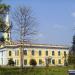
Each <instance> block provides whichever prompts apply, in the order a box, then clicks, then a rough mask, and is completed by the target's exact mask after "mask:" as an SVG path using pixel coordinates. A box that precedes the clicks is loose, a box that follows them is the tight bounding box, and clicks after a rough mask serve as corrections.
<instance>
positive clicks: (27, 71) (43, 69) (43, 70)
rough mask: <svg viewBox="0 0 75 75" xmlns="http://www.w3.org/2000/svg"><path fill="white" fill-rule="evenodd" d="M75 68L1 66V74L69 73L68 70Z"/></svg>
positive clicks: (49, 74)
mask: <svg viewBox="0 0 75 75" xmlns="http://www.w3.org/2000/svg"><path fill="white" fill-rule="evenodd" d="M69 69H73V66H67V67H59V66H50V67H34V68H32V67H27V68H24V69H20V68H9V67H8V68H6V67H1V68H0V75H68V70H69Z"/></svg>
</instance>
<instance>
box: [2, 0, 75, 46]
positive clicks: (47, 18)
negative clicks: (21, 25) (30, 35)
mask: <svg viewBox="0 0 75 75" xmlns="http://www.w3.org/2000/svg"><path fill="white" fill-rule="evenodd" d="M3 2H4V3H6V4H9V5H11V8H16V6H19V5H26V6H29V7H31V8H32V11H33V15H34V16H35V18H36V21H37V23H39V24H37V25H38V34H37V36H35V38H34V41H35V42H37V43H44V44H57V45H59V44H61V45H70V44H71V43H72V37H73V35H74V33H75V0H4V1H3ZM13 38H14V37H13Z"/></svg>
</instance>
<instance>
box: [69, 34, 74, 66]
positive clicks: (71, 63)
mask: <svg viewBox="0 0 75 75" xmlns="http://www.w3.org/2000/svg"><path fill="white" fill-rule="evenodd" d="M68 63H69V64H70V65H75V35H74V36H73V42H72V47H71V49H70V51H69V57H68Z"/></svg>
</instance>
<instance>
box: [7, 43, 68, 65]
mask: <svg viewBox="0 0 75 75" xmlns="http://www.w3.org/2000/svg"><path fill="white" fill-rule="evenodd" d="M6 48H7V58H8V59H13V61H14V62H15V66H21V48H20V44H19V45H18V44H17V45H7V46H6ZM68 53H69V47H67V46H54V45H45V44H25V45H24V49H23V55H22V56H23V66H31V65H30V60H31V59H34V60H35V61H36V62H37V66H46V65H47V64H49V66H55V65H58V66H63V65H64V64H65V61H66V62H67V58H68ZM48 60H49V61H48Z"/></svg>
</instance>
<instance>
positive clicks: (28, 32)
mask: <svg viewBox="0 0 75 75" xmlns="http://www.w3.org/2000/svg"><path fill="white" fill-rule="evenodd" d="M12 21H13V24H14V26H13V27H14V28H15V30H16V31H17V34H18V37H19V40H20V43H21V67H23V50H24V43H25V41H28V40H30V37H31V36H32V35H34V34H35V33H36V32H35V22H34V18H33V17H32V12H31V9H30V8H28V7H26V6H20V7H17V8H16V9H15V11H14V13H13V19H12Z"/></svg>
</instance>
